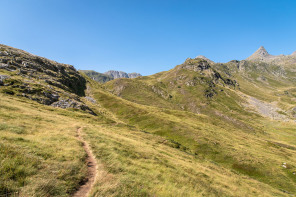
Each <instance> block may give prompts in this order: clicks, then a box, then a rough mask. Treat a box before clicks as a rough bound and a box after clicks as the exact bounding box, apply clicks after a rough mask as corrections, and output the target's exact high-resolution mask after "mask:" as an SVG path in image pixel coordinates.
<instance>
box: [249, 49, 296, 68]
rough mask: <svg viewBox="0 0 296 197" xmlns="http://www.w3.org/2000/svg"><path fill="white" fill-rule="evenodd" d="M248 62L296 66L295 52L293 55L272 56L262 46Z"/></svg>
mask: <svg viewBox="0 0 296 197" xmlns="http://www.w3.org/2000/svg"><path fill="white" fill-rule="evenodd" d="M246 60H248V61H259V62H265V63H271V64H279V65H291V64H292V65H294V64H296V56H295V52H294V53H292V54H291V55H270V54H269V53H268V52H267V50H266V49H265V48H264V47H263V46H261V47H260V48H259V49H258V50H257V51H256V52H255V53H253V54H252V55H251V56H250V57H248V58H247V59H246Z"/></svg>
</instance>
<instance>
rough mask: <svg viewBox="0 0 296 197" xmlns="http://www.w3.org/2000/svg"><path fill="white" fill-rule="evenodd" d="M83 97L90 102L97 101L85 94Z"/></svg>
mask: <svg viewBox="0 0 296 197" xmlns="http://www.w3.org/2000/svg"><path fill="white" fill-rule="evenodd" d="M85 98H86V100H88V101H89V102H91V103H96V102H97V101H96V100H95V99H94V98H92V97H89V96H86V97H85Z"/></svg>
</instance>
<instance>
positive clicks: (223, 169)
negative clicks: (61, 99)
mask: <svg viewBox="0 0 296 197" xmlns="http://www.w3.org/2000/svg"><path fill="white" fill-rule="evenodd" d="M90 86H91V88H90V90H89V93H88V94H89V95H90V96H93V97H94V98H95V99H96V100H97V103H95V104H89V106H91V107H92V109H93V110H94V111H95V112H96V113H98V116H92V115H90V114H87V113H85V112H80V111H77V110H63V109H57V108H53V107H48V106H44V105H41V104H38V103H36V102H33V101H30V100H28V99H25V98H18V97H14V96H7V95H5V94H1V97H0V99H1V102H0V104H1V107H0V110H1V117H0V118H1V132H0V134H1V135H0V143H1V151H0V157H1V165H0V168H1V172H5V173H4V174H5V176H4V175H3V174H2V175H1V176H0V177H1V182H0V183H1V193H5V192H7V191H10V192H13V191H20V193H21V194H23V196H28V195H29V196H33V195H35V196H69V195H70V194H71V193H72V192H73V191H74V189H75V187H77V186H78V183H79V182H80V181H81V180H82V179H83V177H84V176H85V173H86V171H85V170H86V169H85V164H84V162H83V159H84V157H85V153H84V151H83V148H82V146H81V144H80V143H79V141H78V140H77V139H76V137H75V136H76V130H77V128H78V127H82V128H83V136H84V138H85V139H86V140H87V141H88V142H89V143H90V145H91V147H92V149H93V151H94V153H95V155H96V158H97V160H98V164H99V170H98V178H97V182H96V184H95V186H94V188H93V190H92V192H91V196H202V195H204V196H252V195H253V196H258V195H261V196H288V194H287V193H285V192H283V190H285V191H287V192H289V193H293V192H294V190H293V189H294V186H295V178H294V179H293V176H292V174H291V173H292V171H293V169H294V166H293V165H292V164H293V163H295V160H294V158H293V154H294V153H295V150H293V147H294V146H293V144H292V142H291V143H290V146H288V147H285V146H283V145H281V144H275V143H274V141H273V140H274V139H273V137H274V136H275V135H280V134H278V133H277V132H276V131H275V130H273V131H272V132H270V133H269V134H268V135H267V134H260V133H246V132H243V131H236V129H235V128H231V127H227V125H226V124H225V125H223V126H222V127H225V129H222V128H221V125H219V124H220V123H221V122H223V121H220V122H218V123H215V121H212V120H211V119H210V118H209V117H207V116H205V115H197V114H193V113H191V112H182V111H177V110H167V109H158V108H155V107H148V106H143V105H139V104H135V103H131V102H129V101H126V100H123V99H121V98H118V97H116V96H114V95H112V94H110V93H107V92H106V91H105V90H103V89H101V88H100V85H98V84H97V83H96V82H91V84H90ZM260 121H264V120H260ZM149 122H150V123H149ZM158 122H160V123H161V124H160V123H158ZM273 126H274V125H272V126H271V127H273ZM278 128H285V130H284V131H283V132H284V134H285V135H284V136H285V137H286V138H290V139H291V138H294V137H295V136H294V133H293V132H292V130H291V128H290V127H289V125H288V124H287V125H281V124H279V125H278ZM289 129H290V130H289ZM288 131H290V132H288ZM262 135H264V136H265V137H266V138H265V139H268V140H270V142H266V141H265V140H262V139H260V138H261V137H262ZM280 136H281V135H280ZM228 138H229V139H232V140H229V139H228ZM286 138H284V137H283V138H282V140H283V141H285V140H286ZM230 141H232V142H231V143H230ZM263 145H264V146H266V147H265V148H264V146H263ZM294 145H295V144H294ZM215 146H217V147H215ZM263 148H264V151H263ZM245 149H246V150H245ZM283 161H284V162H287V165H288V166H289V167H288V168H287V169H282V167H281V162H283ZM273 163H274V164H273ZM267 169H271V170H267ZM265 173H270V174H271V175H272V177H273V178H272V179H270V180H269V181H268V180H267V179H268V178H269V177H270V175H267V176H266V175H265ZM261 176H262V177H261ZM293 181H294V182H293ZM280 184H282V185H280Z"/></svg>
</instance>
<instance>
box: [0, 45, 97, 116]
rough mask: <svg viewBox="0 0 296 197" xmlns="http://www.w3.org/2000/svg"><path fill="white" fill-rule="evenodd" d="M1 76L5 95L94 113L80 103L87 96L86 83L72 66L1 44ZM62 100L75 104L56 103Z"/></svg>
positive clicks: (0, 80) (0, 82)
mask: <svg viewBox="0 0 296 197" xmlns="http://www.w3.org/2000/svg"><path fill="white" fill-rule="evenodd" d="M1 70H2V72H1ZM1 73H7V74H5V75H2V74H1ZM0 74H1V75H0V86H1V87H0V92H2V93H6V94H11V95H16V96H22V97H26V98H29V99H31V100H34V101H37V102H39V103H41V104H45V105H52V106H57V107H62V106H65V107H66V108H68V107H71V108H77V109H78V108H79V109H81V110H84V111H88V112H90V113H92V114H94V113H93V112H92V111H91V110H90V109H89V108H88V107H87V106H86V105H84V104H82V103H81V101H80V100H79V97H80V96H85V94H84V90H85V89H86V80H85V79H84V77H83V76H82V75H80V73H79V72H77V71H76V69H75V68H74V67H73V66H72V65H68V64H61V63H58V62H55V61H52V60H49V59H46V58H43V57H39V56H36V55H33V54H30V53H28V52H25V51H23V50H20V49H15V48H12V47H9V46H5V45H0ZM61 99H63V100H65V99H66V100H67V99H70V100H71V101H72V104H70V105H56V104H53V103H59V102H60V101H61V102H62V101H63V100H61ZM73 103H78V104H75V105H74V104H73ZM63 108H64V107H63Z"/></svg>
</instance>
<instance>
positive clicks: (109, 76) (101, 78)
mask: <svg viewBox="0 0 296 197" xmlns="http://www.w3.org/2000/svg"><path fill="white" fill-rule="evenodd" d="M80 71H81V72H83V73H85V74H86V75H87V76H89V77H90V78H92V79H93V80H95V81H98V82H101V83H106V82H108V81H111V80H113V79H117V78H136V77H140V76H142V75H141V74H140V73H135V72H133V73H126V72H123V71H116V70H109V71H107V72H105V73H99V72H96V71H94V70H80Z"/></svg>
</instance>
